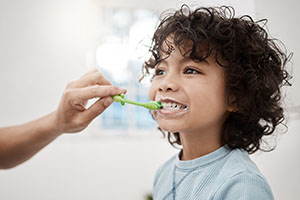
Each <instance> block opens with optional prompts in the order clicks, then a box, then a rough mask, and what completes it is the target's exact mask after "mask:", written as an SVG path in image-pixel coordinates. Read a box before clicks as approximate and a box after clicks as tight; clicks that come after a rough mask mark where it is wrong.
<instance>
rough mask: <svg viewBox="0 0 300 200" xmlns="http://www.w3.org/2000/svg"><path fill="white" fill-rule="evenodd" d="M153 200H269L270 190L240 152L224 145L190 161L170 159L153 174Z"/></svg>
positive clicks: (246, 156) (253, 166)
mask: <svg viewBox="0 0 300 200" xmlns="http://www.w3.org/2000/svg"><path fill="white" fill-rule="evenodd" d="M153 198H154V200H186V199H187V200H273V199H274V197H273V194H272V191H271V189H270V187H269V185H268V183H267V181H266V179H265V178H264V176H263V175H262V174H261V173H260V171H259V170H258V168H257V167H256V165H255V164H254V162H253V161H252V160H251V159H250V158H249V156H248V153H247V152H246V151H244V150H240V149H234V150H231V149H229V148H227V147H225V146H223V147H221V148H219V149H218V150H216V151H214V152H212V153H210V154H207V155H205V156H202V157H199V158H197V159H194V160H189V161H181V160H180V159H179V155H175V156H173V157H172V158H171V159H170V160H168V161H167V162H166V163H165V164H164V165H162V166H161V167H160V168H159V169H158V171H157V172H156V175H155V179H154V188H153Z"/></svg>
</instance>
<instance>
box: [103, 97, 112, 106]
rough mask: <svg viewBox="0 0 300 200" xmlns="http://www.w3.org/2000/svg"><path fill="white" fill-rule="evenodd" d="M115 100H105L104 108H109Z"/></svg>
mask: <svg viewBox="0 0 300 200" xmlns="http://www.w3.org/2000/svg"><path fill="white" fill-rule="evenodd" d="M113 101H114V100H113V99H112V98H106V99H105V100H104V103H103V104H104V106H106V107H107V106H109V105H110V104H112V102H113Z"/></svg>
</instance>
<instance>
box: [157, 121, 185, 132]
mask: <svg viewBox="0 0 300 200" xmlns="http://www.w3.org/2000/svg"><path fill="white" fill-rule="evenodd" d="M158 126H159V127H160V128H161V129H162V130H163V131H166V132H172V133H175V132H180V129H182V126H179V125H178V124H174V123H167V122H165V123H158Z"/></svg>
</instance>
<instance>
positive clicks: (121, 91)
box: [119, 88, 127, 93]
mask: <svg viewBox="0 0 300 200" xmlns="http://www.w3.org/2000/svg"><path fill="white" fill-rule="evenodd" d="M126 91H127V90H126V89H124V88H119V92H120V93H124V92H126Z"/></svg>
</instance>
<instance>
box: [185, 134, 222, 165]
mask: <svg viewBox="0 0 300 200" xmlns="http://www.w3.org/2000/svg"><path fill="white" fill-rule="evenodd" d="M180 141H181V144H182V147H183V151H182V157H181V160H192V159H195V158H199V157H201V156H204V155H206V154H209V153H211V152H213V151H215V150H217V149H218V148H220V147H221V146H222V142H221V138H220V134H216V133H205V134H204V133H196V134H193V133H180Z"/></svg>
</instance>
